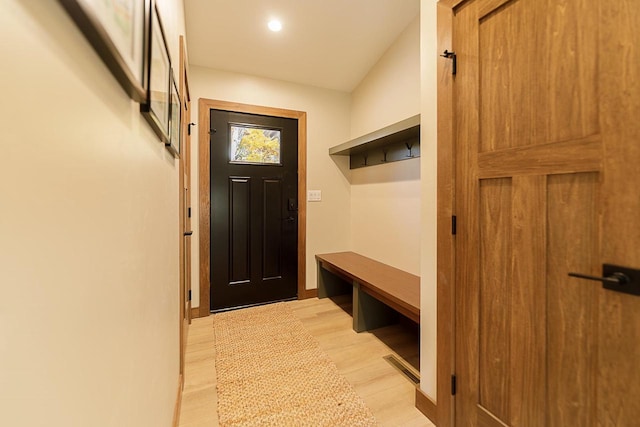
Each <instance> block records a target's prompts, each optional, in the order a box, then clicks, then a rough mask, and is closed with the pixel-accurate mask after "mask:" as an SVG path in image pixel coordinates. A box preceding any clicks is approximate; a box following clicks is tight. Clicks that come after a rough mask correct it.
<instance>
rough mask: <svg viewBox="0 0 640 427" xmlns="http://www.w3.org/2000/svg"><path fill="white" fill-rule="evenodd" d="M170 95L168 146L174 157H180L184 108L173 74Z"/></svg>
mask: <svg viewBox="0 0 640 427" xmlns="http://www.w3.org/2000/svg"><path fill="white" fill-rule="evenodd" d="M169 93H170V99H171V106H170V112H171V116H170V119H169V129H170V132H169V143H167V144H166V146H167V149H168V150H169V151H171V153H172V154H173V155H174V157H180V146H181V142H182V141H181V138H182V132H181V129H182V123H181V117H182V108H180V107H181V106H182V104H181V102H180V92H178V85H177V84H176V79H175V78H174V77H173V72H172V73H171V86H170V88H169Z"/></svg>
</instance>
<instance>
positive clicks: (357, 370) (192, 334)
mask: <svg viewBox="0 0 640 427" xmlns="http://www.w3.org/2000/svg"><path fill="white" fill-rule="evenodd" d="M288 304H291V308H292V309H293V311H294V313H295V314H296V315H297V316H298V318H299V319H300V320H301V321H302V323H303V324H304V325H305V327H306V328H307V329H308V330H309V332H310V333H311V334H312V335H313V336H314V337H315V338H316V339H317V340H318V342H319V343H320V347H321V348H322V350H323V351H324V352H325V353H327V354H328V355H329V357H331V359H332V360H333V361H334V363H335V364H336V366H337V367H338V371H339V372H340V374H341V375H343V376H344V377H345V378H346V379H347V380H348V381H349V382H350V383H351V384H352V385H353V387H354V389H355V390H356V392H357V393H358V395H360V397H361V398H362V399H363V400H364V401H365V403H366V404H367V406H369V408H370V409H371V411H372V412H373V414H374V416H375V417H376V419H377V420H378V422H379V423H380V425H382V426H416V427H417V426H433V424H432V423H431V422H430V421H429V420H428V419H427V418H426V417H425V416H424V415H423V414H422V413H420V411H418V410H417V409H416V408H415V387H414V385H413V384H412V383H411V382H410V381H409V380H408V379H407V378H406V377H405V376H404V375H402V374H401V373H400V372H399V371H398V370H397V369H395V368H394V367H392V366H391V365H390V364H389V363H388V362H387V361H385V360H384V359H383V357H384V356H387V355H390V354H395V355H396V356H399V357H401V358H402V359H404V360H405V361H406V362H407V364H408V365H410V369H411V370H413V371H414V372H416V373H417V372H418V371H419V369H418V361H419V354H418V352H419V344H418V340H419V338H418V336H419V332H418V330H417V328H413V327H411V324H410V323H409V324H408V325H393V326H388V327H385V328H380V329H377V330H374V331H372V332H362V333H360V334H358V333H356V332H354V331H353V330H352V329H351V325H352V319H351V315H350V312H351V298H350V297H349V296H347V297H336V298H333V299H322V300H319V299H317V298H312V299H307V300H302V301H293V302H290V303H288ZM212 322H213V317H206V318H200V319H194V320H193V323H192V324H191V326H190V327H189V337H188V341H187V350H186V365H185V386H184V391H183V397H182V409H181V414H180V426H181V427H200V426H217V425H218V415H217V396H216V372H215V348H214V342H213V326H212Z"/></svg>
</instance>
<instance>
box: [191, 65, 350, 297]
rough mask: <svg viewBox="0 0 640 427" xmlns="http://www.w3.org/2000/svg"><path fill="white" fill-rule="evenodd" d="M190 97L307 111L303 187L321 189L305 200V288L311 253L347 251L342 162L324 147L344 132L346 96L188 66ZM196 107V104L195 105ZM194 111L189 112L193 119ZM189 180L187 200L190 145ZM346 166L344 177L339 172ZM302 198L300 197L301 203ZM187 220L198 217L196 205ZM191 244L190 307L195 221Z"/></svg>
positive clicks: (312, 278)
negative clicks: (319, 197) (319, 195)
mask: <svg viewBox="0 0 640 427" xmlns="http://www.w3.org/2000/svg"><path fill="white" fill-rule="evenodd" d="M190 79H191V97H192V100H193V101H194V105H196V104H197V102H198V100H199V99H200V98H207V99H216V100H222V101H231V102H239V103H244V104H252V105H262V106H267V107H276V108H285V109H290V110H299V111H306V113H307V159H308V160H307V189H309V190H322V201H321V202H309V203H307V247H306V250H307V265H306V267H307V289H313V288H315V287H316V286H317V285H316V263H315V258H314V255H315V254H317V253H323V252H334V251H340V250H347V249H348V248H349V246H350V241H349V218H350V208H349V191H350V189H349V182H348V178H347V176H348V165H347V161H346V159H344V158H338V159H332V158H331V157H330V156H329V147H331V146H333V145H336V144H339V143H341V142H344V141H345V140H347V139H348V136H349V95H348V94H347V93H343V92H337V91H332V90H326V89H320V88H316V87H311V86H304V85H299V84H294V83H287V82H282V81H277V80H270V79H265V78H259V77H254V76H248V75H243V74H237V73H229V72H223V71H216V70H211V69H207V68H202V67H196V66H192V67H191V75H190ZM196 109H197V108H196ZM196 109H194V116H193V117H192V119H194V118H196V117H197V116H195V114H197V111H196ZM191 158H192V159H193V160H192V162H193V165H194V167H193V168H192V176H191V183H192V189H193V191H194V193H193V195H194V197H193V200H198V199H197V194H198V176H197V164H198V144H197V141H196V140H195V139H194V143H193V146H192V157H191ZM341 168H342V169H343V170H344V169H346V171H347V172H346V175H345V174H344V173H343V172H341V171H340V170H341ZM305 202H306V201H305ZM193 210H194V212H193V214H192V217H193V218H198V215H199V213H198V206H197V203H194V204H193ZM193 229H194V234H193V235H194V237H195V238H194V239H192V241H193V246H192V250H193V252H192V258H193V260H194V262H193V270H192V277H193V278H194V282H193V286H192V288H193V298H192V303H193V306H194V307H195V306H197V305H198V304H199V289H198V279H197V278H198V277H199V267H198V260H199V251H198V235H199V227H198V224H197V221H194V222H193Z"/></svg>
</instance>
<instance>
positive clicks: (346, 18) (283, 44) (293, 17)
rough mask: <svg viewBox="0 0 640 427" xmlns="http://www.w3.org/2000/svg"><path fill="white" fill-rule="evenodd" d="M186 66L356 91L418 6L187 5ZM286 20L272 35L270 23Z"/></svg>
mask: <svg viewBox="0 0 640 427" xmlns="http://www.w3.org/2000/svg"><path fill="white" fill-rule="evenodd" d="M184 4H185V15H186V25H187V29H186V31H187V41H188V44H189V62H190V63H191V64H192V65H199V66H203V67H209V68H215V69H219V70H226V71H233V72H239V73H244V74H252V75H257V76H262V77H268V78H273V79H278V80H285V81H290V82H295V83H302V84H307V85H312V86H318V87H323V88H328V89H335V90H340V91H345V92H351V91H352V90H353V89H354V88H355V87H356V86H357V85H358V83H360V81H362V79H363V78H364V77H365V76H366V74H367V72H368V71H369V70H370V69H371V67H372V66H373V65H375V63H376V62H377V61H378V59H380V57H381V56H382V55H383V54H384V52H385V51H386V50H387V49H388V48H389V47H390V46H391V45H392V44H393V42H394V41H395V40H396V38H397V37H398V36H399V35H400V33H401V32H402V31H403V30H404V29H405V28H406V27H407V25H409V23H411V21H412V20H413V19H414V18H415V17H416V16H417V15H418V14H419V11H420V0H185V2H184ZM272 18H278V19H280V20H281V21H282V26H283V28H282V31H280V32H278V33H274V32H271V31H270V30H269V29H268V28H267V22H268V21H269V19H272Z"/></svg>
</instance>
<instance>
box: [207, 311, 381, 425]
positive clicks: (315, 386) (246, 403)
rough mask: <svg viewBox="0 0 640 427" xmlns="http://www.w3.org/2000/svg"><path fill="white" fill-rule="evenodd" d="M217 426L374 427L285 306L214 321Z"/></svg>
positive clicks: (222, 316)
mask: <svg viewBox="0 0 640 427" xmlns="http://www.w3.org/2000/svg"><path fill="white" fill-rule="evenodd" d="M213 329H214V335H215V346H216V372H217V375H218V381H217V384H218V386H217V387H218V415H219V422H220V425H221V426H266V425H270V426H314V427H315V426H374V425H376V420H375V418H374V417H373V415H372V414H371V411H370V410H369V408H367V407H366V405H365V404H364V402H363V401H362V400H361V399H360V397H359V396H358V395H357V394H356V393H355V391H354V390H353V388H352V387H351V385H350V384H349V383H348V382H347V380H346V379H344V378H343V377H342V376H340V374H339V373H338V370H337V368H336V366H335V364H334V363H333V362H332V361H331V360H330V359H329V357H328V356H327V355H326V354H325V353H324V352H323V351H322V350H321V349H320V348H319V345H318V343H317V341H316V340H315V339H314V338H313V337H312V336H311V335H310V334H309V332H308V331H307V330H306V329H305V328H304V326H303V325H302V322H301V321H300V320H299V319H298V318H297V317H296V316H295V315H294V314H293V312H292V311H291V309H290V308H289V306H288V305H287V303H278V304H271V305H266V306H260V307H253V308H248V309H243V310H237V311H230V312H225V313H219V314H216V315H215V316H214V318H213Z"/></svg>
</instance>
